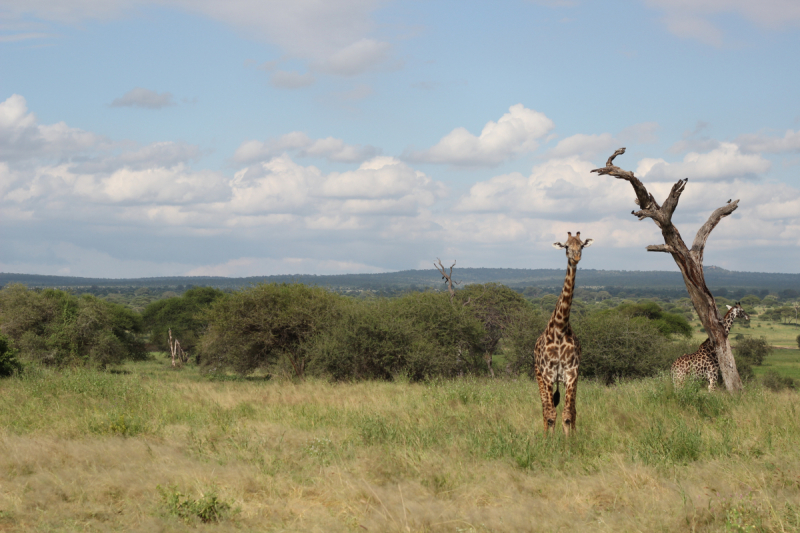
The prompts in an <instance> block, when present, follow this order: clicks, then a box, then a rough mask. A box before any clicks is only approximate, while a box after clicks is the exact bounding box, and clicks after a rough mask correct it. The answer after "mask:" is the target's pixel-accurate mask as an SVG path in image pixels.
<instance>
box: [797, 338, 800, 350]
mask: <svg viewBox="0 0 800 533" xmlns="http://www.w3.org/2000/svg"><path fill="white" fill-rule="evenodd" d="M797 347H798V348H800V335H798V336H797Z"/></svg>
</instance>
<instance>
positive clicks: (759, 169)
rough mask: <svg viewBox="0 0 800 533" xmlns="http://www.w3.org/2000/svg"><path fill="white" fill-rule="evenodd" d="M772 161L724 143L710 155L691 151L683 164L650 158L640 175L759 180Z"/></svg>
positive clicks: (670, 179)
mask: <svg viewBox="0 0 800 533" xmlns="http://www.w3.org/2000/svg"><path fill="white" fill-rule="evenodd" d="M769 169H770V162H769V161H767V160H766V159H764V158H763V157H761V156H760V155H756V154H743V153H742V152H741V151H740V150H739V147H738V146H737V145H735V144H733V143H720V144H719V147H717V148H715V149H714V150H711V151H710V152H707V153H703V154H701V153H698V152H690V153H688V154H686V156H685V157H684V158H683V161H682V162H680V163H667V162H666V161H664V160H651V159H646V160H643V161H642V163H640V166H639V168H637V171H636V174H637V175H639V176H640V177H644V176H646V177H647V178H648V179H649V180H656V181H675V180H679V179H683V178H689V181H694V180H703V181H720V180H731V179H734V178H740V177H749V178H752V177H755V176H760V175H763V174H764V173H766V172H767V171H768V170H769Z"/></svg>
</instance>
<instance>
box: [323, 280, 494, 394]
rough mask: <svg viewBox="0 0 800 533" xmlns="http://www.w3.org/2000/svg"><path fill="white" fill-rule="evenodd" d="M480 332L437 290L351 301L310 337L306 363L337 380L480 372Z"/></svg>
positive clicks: (465, 313) (475, 322) (482, 333)
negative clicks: (333, 319) (320, 330)
mask: <svg viewBox="0 0 800 533" xmlns="http://www.w3.org/2000/svg"><path fill="white" fill-rule="evenodd" d="M484 336H485V331H484V330H483V328H482V327H481V324H480V322H479V321H478V320H477V319H476V318H475V317H474V316H472V314H471V313H470V312H469V311H468V310H467V309H465V308H464V306H462V305H460V304H457V303H456V304H451V303H450V300H449V295H446V294H442V293H412V294H408V295H405V296H402V297H400V298H395V299H385V298H379V299H376V300H373V301H368V302H352V303H349V305H346V306H344V307H343V308H342V313H341V316H340V317H339V318H338V319H337V320H336V322H335V323H334V324H332V325H331V326H330V327H328V328H327V329H326V330H325V331H324V332H322V333H321V334H320V335H319V336H318V337H316V338H314V339H311V340H310V341H309V353H310V355H309V358H310V361H311V366H310V368H313V371H314V372H315V373H319V374H326V375H329V376H331V377H333V378H334V379H337V380H344V379H393V378H394V377H395V376H398V375H404V376H406V377H408V378H409V379H411V380H415V381H416V380H421V379H424V378H429V377H434V376H453V375H455V374H457V373H458V372H464V371H466V372H484V371H485V365H483V364H481V358H480V348H481V346H482V345H481V342H482V339H483V338H484Z"/></svg>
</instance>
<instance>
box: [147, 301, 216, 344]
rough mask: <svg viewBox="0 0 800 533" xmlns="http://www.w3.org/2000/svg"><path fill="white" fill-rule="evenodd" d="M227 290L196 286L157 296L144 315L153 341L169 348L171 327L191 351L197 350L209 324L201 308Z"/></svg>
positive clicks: (177, 337)
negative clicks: (177, 294)
mask: <svg viewBox="0 0 800 533" xmlns="http://www.w3.org/2000/svg"><path fill="white" fill-rule="evenodd" d="M223 295H224V293H223V292H222V291H220V290H218V289H214V288H212V287H194V288H191V289H189V290H188V291H186V292H185V293H183V295H182V296H179V297H176V298H167V299H163V300H157V301H155V302H153V303H151V304H150V305H148V306H147V307H146V308H145V310H144V313H143V314H142V319H143V321H144V327H145V330H147V331H149V332H150V343H151V344H154V345H155V346H156V347H157V348H159V349H160V350H163V351H167V350H169V346H168V344H169V342H168V341H169V330H170V329H172V335H173V337H174V338H176V339H179V340H180V342H181V346H182V347H183V349H184V350H186V351H187V352H194V350H195V348H196V346H197V342H198V339H199V338H200V335H201V333H202V332H203V330H204V329H205V327H206V322H205V320H203V319H202V318H201V311H203V309H205V308H206V307H208V306H209V305H211V303H212V302H214V301H215V300H217V299H218V298H221V297H222V296H223Z"/></svg>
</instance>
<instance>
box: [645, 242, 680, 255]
mask: <svg viewBox="0 0 800 533" xmlns="http://www.w3.org/2000/svg"><path fill="white" fill-rule="evenodd" d="M647 251H648V252H667V253H668V254H674V253H675V249H674V248H672V246H669V245H668V244H651V245H650V246H648V247H647Z"/></svg>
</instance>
